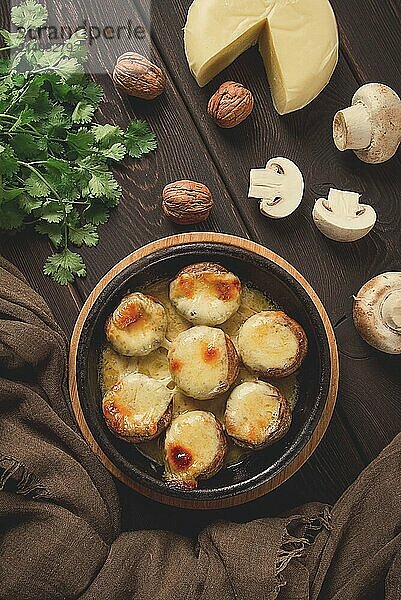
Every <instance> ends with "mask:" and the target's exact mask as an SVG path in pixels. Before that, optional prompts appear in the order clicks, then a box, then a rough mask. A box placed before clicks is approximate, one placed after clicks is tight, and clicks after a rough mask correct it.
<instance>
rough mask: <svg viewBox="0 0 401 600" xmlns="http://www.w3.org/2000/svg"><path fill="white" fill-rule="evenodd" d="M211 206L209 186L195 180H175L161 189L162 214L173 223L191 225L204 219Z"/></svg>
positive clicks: (211, 199)
mask: <svg viewBox="0 0 401 600" xmlns="http://www.w3.org/2000/svg"><path fill="white" fill-rule="evenodd" d="M212 206H213V198H212V194H211V193H210V190H209V188H207V187H206V186H205V185H203V184H202V183H197V182H196V181H188V180H183V181H176V182H175V183H170V184H169V185H166V187H165V188H164V190H163V203H162V208H163V212H164V214H165V215H166V216H167V217H168V218H169V219H171V221H173V222H174V223H178V224H180V225H193V224H194V223H200V222H201V221H205V220H206V219H207V218H208V216H209V213H210V211H211V209H212Z"/></svg>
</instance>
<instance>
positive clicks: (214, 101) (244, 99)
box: [207, 81, 254, 129]
mask: <svg viewBox="0 0 401 600" xmlns="http://www.w3.org/2000/svg"><path fill="white" fill-rule="evenodd" d="M253 106H254V100H253V96H252V94H251V92H250V91H249V90H247V89H246V88H245V87H244V86H243V85H241V83H236V82H235V81H226V83H223V84H222V85H221V86H220V87H219V89H218V90H217V92H216V93H215V94H214V95H213V96H212V97H211V98H210V100H209V104H208V107H207V111H208V113H209V116H210V117H211V118H212V119H213V121H214V122H215V123H216V124H217V125H218V126H219V127H223V128H224V129H230V128H231V127H236V126H237V125H239V124H240V123H242V121H244V120H245V119H246V118H247V117H249V115H250V114H251V112H252V110H253Z"/></svg>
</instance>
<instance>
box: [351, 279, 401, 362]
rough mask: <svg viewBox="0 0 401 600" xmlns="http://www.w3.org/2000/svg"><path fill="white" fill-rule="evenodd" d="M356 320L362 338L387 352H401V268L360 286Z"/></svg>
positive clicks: (355, 306) (356, 300)
mask: <svg viewBox="0 0 401 600" xmlns="http://www.w3.org/2000/svg"><path fill="white" fill-rule="evenodd" d="M353 317H354V323H355V327H356V328H357V330H358V332H359V333H360V335H361V336H362V338H363V339H364V340H365V341H366V342H367V343H368V344H370V345H371V346H373V348H376V349H377V350H381V351H382V352H386V353H387V354H401V272H389V273H383V274H382V275H378V276H377V277H374V278H373V279H371V280H370V281H368V282H367V283H365V285H364V286H363V287H362V288H361V289H360V291H359V292H358V295H357V296H356V298H355V302H354V311H353Z"/></svg>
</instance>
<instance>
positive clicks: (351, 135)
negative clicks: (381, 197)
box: [333, 83, 401, 163]
mask: <svg viewBox="0 0 401 600" xmlns="http://www.w3.org/2000/svg"><path fill="white" fill-rule="evenodd" d="M333 137H334V143H335V145H336V146H337V148H338V149H339V150H341V151H344V150H348V149H351V150H354V152H355V154H356V155H357V156H358V158H360V159H361V160H362V161H364V162H366V163H382V162H385V161H386V160H389V159H390V158H391V157H392V156H394V154H395V153H396V151H397V148H398V146H399V144H400V142H401V100H400V98H399V96H398V95H397V94H396V93H395V92H394V90H392V89H391V88H389V87H388V86H387V85H383V84H382V83H367V84H366V85H363V86H362V87H361V88H359V90H358V91H357V92H356V94H355V95H354V97H353V98H352V106H350V107H349V108H345V109H344V110H340V111H339V112H338V113H337V114H336V115H335V117H334V122H333Z"/></svg>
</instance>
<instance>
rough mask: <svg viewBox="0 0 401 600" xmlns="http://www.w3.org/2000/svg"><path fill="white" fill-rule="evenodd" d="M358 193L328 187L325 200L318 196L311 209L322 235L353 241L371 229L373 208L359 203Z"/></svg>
mask: <svg viewBox="0 0 401 600" xmlns="http://www.w3.org/2000/svg"><path fill="white" fill-rule="evenodd" d="M359 198H360V194H357V193H355V192H343V191H341V190H335V189H330V192H329V196H328V198H327V200H326V199H325V198H320V199H319V200H317V201H316V204H315V207H314V209H313V220H314V222H315V225H316V227H317V228H318V229H319V231H320V232H321V233H323V235H325V236H326V237H328V238H330V239H331V240H335V241H336V242H355V241H356V240H360V239H361V238H363V237H364V236H365V235H367V234H368V233H369V231H371V230H372V229H373V227H374V226H375V224H376V220H377V215H376V211H375V210H374V208H372V207H371V206H368V205H366V204H360V203H359Z"/></svg>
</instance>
